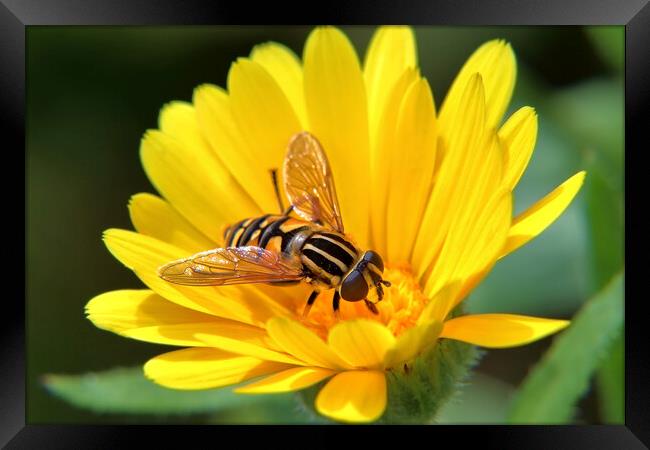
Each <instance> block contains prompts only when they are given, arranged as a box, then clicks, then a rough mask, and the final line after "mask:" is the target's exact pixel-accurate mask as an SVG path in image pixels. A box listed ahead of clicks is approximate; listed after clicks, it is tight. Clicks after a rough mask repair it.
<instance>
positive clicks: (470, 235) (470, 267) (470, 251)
mask: <svg viewBox="0 0 650 450" xmlns="http://www.w3.org/2000/svg"><path fill="white" fill-rule="evenodd" d="M511 217H512V194H511V192H510V191H509V190H507V189H503V190H500V191H499V192H497V193H496V194H495V195H494V196H493V197H492V198H491V199H490V200H489V201H488V202H487V203H486V204H484V205H483V209H482V211H480V212H479V214H478V216H474V217H472V218H471V219H461V221H459V222H458V223H456V224H454V225H452V227H451V229H452V230H453V231H452V232H451V233H450V236H449V238H448V240H447V242H445V246H444V247H443V249H442V251H441V253H440V257H439V258H438V261H436V266H435V267H434V269H433V271H432V272H431V275H430V276H429V279H428V281H427V283H426V285H425V289H424V293H425V295H432V293H435V292H437V291H438V289H440V288H441V287H442V286H444V285H446V284H447V283H452V282H455V281H458V280H467V279H468V278H469V277H470V276H472V275H473V274H475V273H476V272H479V271H481V270H483V269H485V268H486V267H488V266H489V267H491V266H492V265H493V264H494V263H495V262H496V260H497V259H498V257H499V252H500V250H501V249H502V248H503V245H504V243H505V241H506V238H507V235H508V231H509V229H510V220H511ZM465 223H466V226H463V225H464V224H465ZM460 300H462V298H456V299H455V300H454V303H453V304H452V308H453V306H455V305H456V304H458V302H459V301H460ZM447 312H448V311H447Z"/></svg>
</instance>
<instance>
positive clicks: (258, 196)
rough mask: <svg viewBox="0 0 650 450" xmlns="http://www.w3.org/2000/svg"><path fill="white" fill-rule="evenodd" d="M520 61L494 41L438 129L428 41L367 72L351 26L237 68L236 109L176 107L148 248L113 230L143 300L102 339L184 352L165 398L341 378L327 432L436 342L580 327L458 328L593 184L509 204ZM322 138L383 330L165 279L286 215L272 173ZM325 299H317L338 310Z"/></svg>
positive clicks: (154, 370) (142, 235)
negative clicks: (426, 67) (511, 260)
mask: <svg viewBox="0 0 650 450" xmlns="http://www.w3.org/2000/svg"><path fill="white" fill-rule="evenodd" d="M515 76H516V65H515V58H514V54H513V52H512V49H511V47H510V45H509V44H507V43H505V42H503V41H500V40H495V41H490V42H487V43H486V44H484V45H482V46H481V47H480V48H479V49H478V50H476V52H475V53H474V54H473V55H472V56H471V57H470V58H469V60H468V61H467V62H466V64H465V65H464V66H463V68H462V70H461V71H460V73H459V74H458V76H457V77H456V79H455V81H454V83H453V84H452V86H451V88H450V90H449V92H448V94H447V97H446V99H445V101H444V102H443V104H442V107H441V108H440V111H439V112H437V111H436V107H435V104H434V100H433V96H432V93H431V90H430V88H429V85H428V83H427V81H426V79H425V78H423V77H422V76H421V75H420V73H419V71H418V68H417V60H416V48H415V40H414V36H413V32H412V31H411V30H410V29H409V28H404V27H382V28H380V29H379V30H378V31H377V32H376V34H375V35H374V37H373V39H372V41H371V43H370V46H369V50H368V52H367V54H366V59H365V62H364V64H363V67H361V66H360V64H359V61H358V59H357V55H356V53H355V51H354V49H353V47H352V45H351V44H350V42H349V41H348V39H347V38H346V37H345V35H344V34H343V33H342V32H341V31H339V30H337V29H336V28H331V27H326V28H317V29H315V30H314V31H313V32H312V33H311V35H310V36H309V38H308V40H307V43H306V45H305V49H304V56H303V61H302V63H301V61H300V60H299V59H298V58H297V57H296V56H295V55H294V54H293V53H292V52H291V51H290V50H289V49H287V48H286V47H284V46H282V45H279V44H276V43H267V44H262V45H259V46H257V47H255V48H254V49H253V51H252V53H251V55H250V57H248V58H240V59H238V60H237V62H235V63H234V64H233V65H232V67H231V69H230V72H229V75H228V91H227V92H226V91H225V90H223V89H221V88H219V87H217V86H213V85H202V86H199V87H198V88H197V89H196V90H195V92H194V98H193V102H192V103H191V104H190V103H184V102H172V103H170V104H168V105H166V106H165V107H164V108H163V109H162V111H161V113H160V120H159V130H150V131H148V132H147V133H146V134H145V136H144V138H143V140H142V145H141V157H142V163H143V166H144V168H145V171H146V173H147V175H148V177H149V178H150V180H151V181H152V183H153V184H154V186H155V187H156V189H157V190H158V191H159V192H160V193H161V194H162V197H163V198H164V199H163V198H161V197H157V196H154V195H151V194H137V195H135V196H133V197H132V199H131V201H130V203H129V210H130V214H131V219H132V221H133V225H134V227H135V229H136V230H137V232H133V231H126V230H117V229H110V230H107V231H106V232H105V235H104V239H105V242H106V245H107V247H108V249H109V250H110V251H111V253H112V254H113V255H114V256H115V257H116V258H117V259H118V260H120V261H121V262H122V263H123V264H124V265H126V266H127V267H128V268H130V269H132V270H133V271H134V272H135V273H136V274H137V275H138V277H139V278H140V279H141V280H142V281H143V282H144V283H145V284H146V285H147V287H148V288H149V289H147V290H119V291H113V292H107V293H104V294H101V295H99V296H97V297H95V298H94V299H92V300H91V301H90V302H89V303H88V305H87V313H88V317H89V318H90V320H92V321H93V323H94V324H95V325H97V326H98V327H100V328H104V329H108V330H110V331H113V332H116V333H119V334H121V335H123V336H126V337H130V338H134V339H140V340H143V341H148V342H154V343H160V344H168V345H176V346H181V347H189V348H185V349H181V350H177V351H173V352H169V353H165V354H162V355H159V356H157V357H155V358H153V359H151V360H150V361H148V362H147V363H146V364H145V366H144V371H145V374H146V375H147V376H148V377H149V378H151V379H152V380H153V381H155V382H156V383H159V384H161V385H163V386H168V387H170V388H175V389H205V388H214V387H220V386H227V385H232V384H236V383H241V382H243V381H246V380H250V379H252V378H255V377H261V378H260V379H258V380H256V381H254V382H252V383H250V384H247V385H244V386H241V387H239V388H238V389H237V391H238V392H242V393H252V394H256V393H273V392H285V391H295V390H300V389H303V388H306V387H309V386H312V385H314V384H316V383H319V382H321V381H323V380H326V379H329V380H328V381H327V382H326V384H325V385H324V387H323V388H322V389H321V390H320V392H319V393H318V395H317V397H316V401H315V406H316V409H317V410H318V411H319V412H320V413H321V414H323V415H325V416H327V417H330V418H333V419H336V420H340V421H347V422H368V421H373V420H376V419H378V418H379V417H380V416H381V415H382V413H383V412H384V410H385V408H386V402H387V400H386V399H387V383H386V374H387V373H388V372H391V371H397V370H402V368H403V367H404V364H405V363H409V362H410V361H412V360H414V358H417V357H418V355H420V354H421V353H422V352H423V351H424V350H425V349H428V348H430V347H431V346H433V345H434V344H435V343H436V341H437V340H438V339H440V338H445V339H453V340H458V341H463V342H467V343H471V344H474V345H478V346H483V347H491V348H496V347H510V346H517V345H522V344H526V343H529V342H532V341H535V340H537V339H540V338H542V337H544V336H547V335H549V334H551V333H554V332H556V331H558V330H560V329H562V328H564V327H566V326H567V325H568V323H569V322H567V321H564V320H551V319H542V318H535V317H527V316H520V315H510V314H480V315H460V316H456V317H452V315H451V314H450V313H451V312H452V311H453V310H454V309H455V308H456V306H458V305H459V304H460V302H461V301H462V300H463V299H464V298H465V297H466V296H467V294H468V293H469V292H470V291H471V290H472V289H473V288H474V287H475V286H476V285H477V284H478V283H479V282H480V281H481V280H482V279H483V278H484V276H485V275H486V274H487V273H488V271H489V270H490V269H491V268H492V266H493V265H494V264H495V262H496V261H497V260H498V259H499V258H501V257H503V256H505V255H507V254H508V253H510V252H512V251H514V250H516V249H517V248H519V247H520V246H522V245H524V244H525V243H526V242H528V241H530V240H531V239H532V238H534V237H535V236H537V235H538V234H539V233H541V232H542V231H543V230H544V229H545V228H546V227H547V226H548V225H550V224H551V223H552V222H553V221H554V220H555V219H556V218H557V217H558V216H559V215H560V214H561V213H562V212H563V211H564V209H565V208H566V207H567V206H568V205H569V203H570V202H571V200H572V199H573V197H574V196H575V195H576V193H577V192H578V190H579V189H580V186H581V185H582V182H583V179H584V175H585V174H584V172H580V173H578V174H576V175H574V176H572V177H571V178H569V179H568V180H567V181H566V182H564V183H563V184H562V185H560V186H559V187H557V188H556V189H555V190H554V191H552V192H551V193H550V194H548V195H547V196H546V197H544V198H543V199H541V200H540V201H538V202H537V203H536V204H534V205H533V206H532V207H530V208H529V209H528V210H526V211H525V212H524V213H523V214H521V215H519V216H517V217H515V218H512V191H513V189H514V187H515V185H516V184H517V182H518V181H519V179H520V177H521V175H522V173H523V172H524V170H525V168H526V166H527V164H528V161H529V159H530V156H531V154H532V151H533V147H534V144H535V140H536V134H537V117H536V114H535V112H534V110H533V109H532V108H530V107H523V108H521V109H519V110H518V111H517V112H515V113H514V114H512V116H510V117H509V118H508V119H507V120H506V121H505V123H504V124H503V125H500V124H501V121H502V116H503V114H504V112H505V110H506V108H507V105H508V103H509V101H510V97H511V94H512V90H513V87H514V83H515ZM302 130H308V131H310V132H311V133H312V134H313V135H315V136H317V137H318V139H319V140H320V141H321V143H322V144H323V147H324V149H325V151H326V152H327V155H328V157H329V160H330V163H331V165H332V168H333V172H334V178H335V183H336V187H337V192H338V196H339V200H340V203H341V209H342V216H343V218H344V220H345V224H346V231H347V232H348V234H350V235H351V236H352V237H353V238H354V239H355V241H356V242H357V243H358V244H359V246H360V247H362V248H365V249H374V250H375V251H377V252H378V253H379V254H381V255H382V256H383V258H384V261H385V263H386V267H387V269H386V271H385V273H384V278H385V279H387V280H390V281H391V282H392V287H390V288H387V289H386V297H385V299H384V300H383V301H382V302H381V303H379V304H378V305H377V306H378V309H379V314H378V315H373V314H371V313H370V312H369V311H368V310H367V308H366V307H365V306H364V305H363V302H359V303H349V302H342V303H341V317H340V320H337V319H336V318H335V316H334V314H333V311H332V308H331V300H330V301H328V300H329V299H328V298H319V299H318V300H317V301H316V303H315V305H314V307H313V309H312V311H311V312H310V314H309V316H308V318H307V319H305V320H303V318H302V317H301V315H302V310H303V307H304V304H305V300H306V298H307V295H308V292H309V291H308V288H307V287H305V286H304V285H300V286H296V287H278V286H269V285H239V286H223V287H209V286H208V287H188V286H180V285H175V284H170V283H168V282H166V281H163V280H162V279H161V278H159V277H158V275H157V268H158V267H159V266H161V265H163V264H165V263H167V262H169V261H171V260H175V259H179V258H183V257H186V256H188V255H190V254H193V253H196V252H199V251H202V250H207V249H211V248H215V247H219V246H220V241H219V240H220V238H221V236H222V230H223V228H224V226H226V225H229V224H231V223H234V222H236V221H238V220H241V219H242V218H245V217H253V216H258V215H261V214H264V213H268V212H275V211H277V203H276V201H275V197H274V191H273V188H272V185H271V181H270V178H269V176H268V172H269V169H271V168H277V167H279V166H280V165H281V163H282V158H283V156H284V152H285V150H286V146H287V143H288V141H289V139H290V137H291V136H292V135H294V134H295V133H297V132H300V131H302ZM331 295H332V293H331V292H324V293H322V294H321V297H330V298H331Z"/></svg>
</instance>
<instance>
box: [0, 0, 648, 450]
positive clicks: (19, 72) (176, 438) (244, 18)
mask: <svg viewBox="0 0 650 450" xmlns="http://www.w3.org/2000/svg"><path fill="white" fill-rule="evenodd" d="M647 3H648V0H581V1H570V2H568V1H566V0H535V1H532V0H500V1H484V2H479V1H475V0H445V1H428V2H427V1H417V2H414V1H411V2H408V3H406V4H404V2H394V1H389V0H381V1H374V2H370V1H366V2H360V1H347V2H332V1H327V2H322V5H317V6H316V5H315V4H312V3H310V4H309V5H308V6H307V7H296V4H295V3H292V2H287V3H286V4H284V5H283V4H281V3H278V2H268V3H267V4H259V5H254V6H252V5H250V4H247V3H244V2H225V1H218V0H212V1H200V0H190V1H164V2H163V1H145V0H131V1H128V0H126V1H125V0H121V1H110V0H93V1H90V0H86V1H84V0H57V1H47V0H0V118H1V122H2V124H3V125H5V126H6V131H5V133H4V135H3V138H4V139H3V140H2V142H3V145H2V147H4V150H5V152H4V153H5V154H6V155H9V154H11V155H20V154H21V148H22V149H24V148H25V88H26V86H25V34H26V27H28V26H31V25H155V24H177V25H185V24H227V23H228V24H232V23H269V22H272V21H276V22H279V23H285V24H286V23H295V24H310V23H311V24H315V23H337V24H339V23H346V24H379V23H409V24H413V25H625V29H626V57H625V62H626V71H625V80H626V89H625V111H626V121H625V142H626V146H627V147H628V148H630V149H635V150H636V151H634V152H626V160H625V162H626V164H625V170H626V177H625V179H626V185H625V187H626V198H625V206H626V211H625V214H626V216H625V218H626V235H627V233H629V232H632V231H633V230H634V228H633V227H634V226H635V225H636V226H638V223H639V222H638V221H632V217H631V215H632V212H633V199H634V197H635V193H636V192H637V190H636V187H637V186H636V183H638V181H637V180H638V178H636V177H634V176H633V171H634V169H635V166H636V169H639V168H640V164H638V163H637V164H630V163H629V162H630V160H629V159H628V158H629V157H631V158H634V154H635V153H636V154H639V153H640V152H643V151H644V150H647V149H648V148H650V146H648V138H647V134H646V133H647V121H645V122H644V121H643V119H644V117H645V116H647V112H648V100H650V68H648V67H646V66H647V64H646V63H647V60H648V56H649V55H650V6H648V4H647ZM644 113H646V114H644ZM644 125H645V126H644ZM5 146H6V147H5ZM628 155H631V156H629V157H628ZM5 167H12V166H11V165H10V164H7V165H6V166H5ZM6 173H7V175H5V177H4V178H2V184H3V186H2V187H3V192H4V193H5V195H4V196H3V197H4V198H6V199H9V200H14V201H16V203H17V201H18V195H15V194H13V193H14V191H15V190H16V182H15V181H13V178H12V174H10V173H8V172H6ZM25 176H26V177H28V176H29V174H28V173H27V172H25ZM639 189H640V188H639ZM25 201H26V197H25ZM638 205H639V203H637V210H638ZM16 209H19V208H18V207H17V208H16ZM23 211H24V210H23ZM8 217H9V218H13V219H9V220H7V222H9V221H11V222H12V223H13V224H14V228H15V229H14V230H13V231H12V233H13V234H12V235H13V236H23V242H24V244H25V246H26V245H27V242H26V240H25V237H24V236H25V234H24V227H21V226H20V223H19V221H16V220H15V217H16V216H15V215H14V216H8ZM23 217H25V215H23ZM26 220H29V218H28V217H26ZM19 242H20V239H15V240H14V243H15V244H16V245H18V243H19ZM627 242H630V239H626V243H627ZM632 242H633V245H630V246H627V244H626V250H629V249H632V252H631V253H630V252H628V251H626V258H629V257H633V256H634V253H635V252H638V251H639V250H637V249H638V248H639V246H638V244H636V242H635V241H632ZM17 252H18V250H16V254H19V253H17ZM5 256H6V258H5V263H6V264H7V263H8V266H9V268H10V270H15V271H18V270H19V267H18V264H15V258H11V260H9V258H8V257H7V255H5ZM27 264H28V261H25V265H27ZM634 266H635V265H634V264H633V265H630V267H631V269H632V270H633V269H634ZM16 279H20V277H18V276H16V277H9V278H8V280H10V281H9V282H8V283H7V284H6V285H7V287H8V286H11V287H12V288H13V289H9V290H6V291H5V295H6V297H5V298H4V309H3V312H4V314H5V315H4V320H3V326H2V327H1V329H2V331H1V332H0V333H1V334H2V345H1V346H0V355H1V356H0V380H1V381H0V445H5V444H6V445H7V447H8V448H104V447H106V448H108V447H115V446H118V445H128V444H129V443H134V442H135V441H134V439H136V438H140V437H144V438H145V439H147V440H149V439H151V441H149V442H150V443H154V442H164V443H166V446H170V445H173V444H174V443H175V442H179V443H185V444H187V443H190V445H193V444H194V443H196V442H197V441H198V440H202V441H203V440H205V442H212V443H213V444H216V443H218V442H224V439H228V438H232V437H235V436H240V437H245V438H246V439H249V437H248V436H249V435H246V434H242V433H243V432H245V430H243V429H242V427H200V428H201V430H198V428H199V427H196V426H193V427H179V426H156V427H154V426H142V427H141V426H138V427H134V426H130V427H120V426H108V427H107V426H82V425H78V426H69V425H60V426H56V425H32V424H26V420H25V356H24V355H25V304H24V299H25V298H26V296H27V292H26V286H27V283H26V282H25V284H24V285H23V286H24V288H23V289H20V283H16ZM627 280H628V287H629V286H631V289H630V288H628V289H626V293H629V292H632V293H635V292H636V289H635V286H634V284H636V280H635V278H634V277H632V276H628V277H627ZM639 291H640V290H639ZM21 292H22V295H20V294H21ZM626 298H627V297H626ZM644 300H645V299H644V298H643V297H642V296H634V295H630V301H629V302H626V326H625V344H626V346H625V349H626V352H625V354H626V364H625V369H626V374H625V382H626V396H625V400H626V401H625V425H620V426H614V425H611V426H608V425H599V426H594V425H589V426H478V427H472V428H471V429H470V430H467V429H465V427H464V426H438V427H435V428H428V429H424V428H423V427H419V428H417V431H418V433H420V432H421V433H424V434H426V435H428V436H422V437H423V439H435V441H434V442H444V441H447V440H452V442H454V443H455V444H454V445H455V446H457V447H458V446H459V445H460V446H461V447H464V446H465V445H464V444H468V443H472V442H480V445H482V446H486V447H488V448H492V447H495V448H502V449H503V448H517V449H522V448H526V449H537V448H539V449H549V448H554V449H561V448H571V449H577V448H583V447H584V448H590V449H601V448H602V449H612V448H622V449H632V448H647V447H646V445H650V426H649V425H650V390H649V389H648V383H647V381H646V380H648V379H650V364H649V362H648V361H649V358H648V355H647V352H646V351H645V347H644V343H645V342H650V339H648V327H647V326H644V324H643V320H644V318H645V315H643V314H642V308H643V306H642V305H643V302H644ZM644 336H645V338H644ZM343 429H346V430H350V429H352V428H351V427H348V428H345V427H316V428H311V427H290V429H289V427H264V429H263V433H262V434H260V436H262V435H263V434H266V433H268V434H271V435H273V434H277V435H279V434H286V435H291V436H292V439H300V440H302V442H315V441H318V443H319V444H321V445H323V444H325V445H327V444H332V445H336V444H339V442H340V439H339V438H338V437H337V436H336V435H335V433H332V432H331V430H335V431H340V430H343ZM415 429H416V427H409V429H408V432H409V433H412V432H413V431H411V430H415ZM355 430H358V431H355V433H358V434H360V435H363V438H364V439H365V438H368V437H371V436H384V435H385V434H386V433H391V434H394V433H395V432H403V431H406V430H405V429H404V428H403V427H358V428H355ZM225 434H232V436H228V437H225V436H224V435H225ZM257 434H258V433H257V432H256V433H255V434H254V435H257ZM136 435H137V436H136ZM187 439H189V440H187ZM306 439H308V441H305V440H306ZM411 439H413V438H411ZM277 442H278V444H281V441H277ZM408 442H412V441H410V440H409V441H405V443H406V444H407V445H408ZM644 443H645V445H644ZM430 445H434V444H433V443H431V444H430Z"/></svg>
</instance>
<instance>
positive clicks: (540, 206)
mask: <svg viewBox="0 0 650 450" xmlns="http://www.w3.org/2000/svg"><path fill="white" fill-rule="evenodd" d="M585 175H586V172H584V171H582V172H578V173H576V174H575V175H573V176H572V177H571V178H569V179H568V180H566V181H565V182H564V183H562V184H561V185H559V186H558V187H557V188H555V189H554V190H553V192H551V193H550V194H548V195H546V196H545V197H544V198H543V199H541V200H539V201H538V202H537V203H535V204H534V205H533V206H531V207H530V208H528V209H527V210H526V211H524V212H523V213H522V214H520V215H518V216H517V217H516V218H515V219H514V220H513V221H512V226H511V227H510V232H509V233H508V240H507V241H506V243H505V245H504V247H503V249H502V250H501V257H503V256H505V255H507V254H508V253H512V252H513V251H515V250H516V249H518V248H519V247H521V246H522V245H524V244H525V243H527V242H528V241H530V240H531V239H533V238H534V237H535V236H537V235H538V234H540V233H541V232H542V231H544V230H545V229H546V227H548V226H549V225H550V224H552V223H553V222H555V219H557V218H558V217H559V216H560V214H562V212H564V210H565V209H566V207H567V206H569V204H570V203H571V201H572V200H573V198H574V197H575V196H576V194H577V193H578V191H579V190H580V187H581V186H582V183H583V181H584V179H585Z"/></svg>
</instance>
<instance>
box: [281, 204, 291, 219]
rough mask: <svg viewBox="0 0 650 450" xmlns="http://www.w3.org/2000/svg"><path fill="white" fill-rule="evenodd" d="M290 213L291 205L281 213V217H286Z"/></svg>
mask: <svg viewBox="0 0 650 450" xmlns="http://www.w3.org/2000/svg"><path fill="white" fill-rule="evenodd" d="M291 211H293V205H291V206H289V207H288V208H287V209H285V210H284V212H283V213H282V215H283V216H288V215H289V214H290V213H291Z"/></svg>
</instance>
